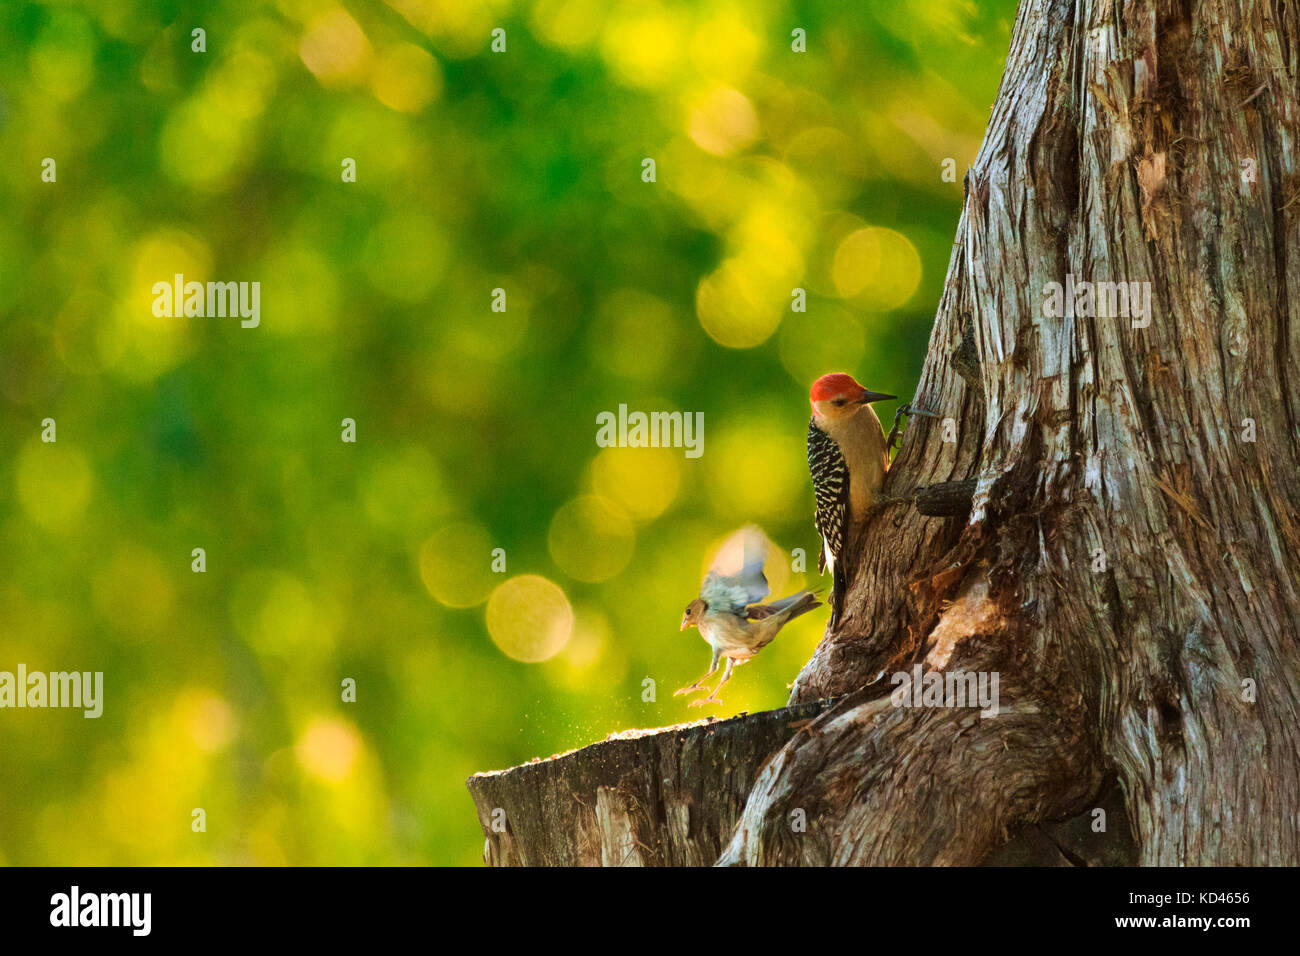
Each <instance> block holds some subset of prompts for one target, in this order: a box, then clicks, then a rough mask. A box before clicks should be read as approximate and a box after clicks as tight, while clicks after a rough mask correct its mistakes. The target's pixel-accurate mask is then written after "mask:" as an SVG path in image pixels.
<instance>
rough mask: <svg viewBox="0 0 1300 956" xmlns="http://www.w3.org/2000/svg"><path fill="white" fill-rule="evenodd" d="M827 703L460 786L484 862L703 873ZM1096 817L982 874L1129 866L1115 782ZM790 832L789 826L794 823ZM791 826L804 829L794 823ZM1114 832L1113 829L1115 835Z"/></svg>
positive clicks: (541, 763)
mask: <svg viewBox="0 0 1300 956" xmlns="http://www.w3.org/2000/svg"><path fill="white" fill-rule="evenodd" d="M835 703H836V701H835V700H820V701H814V702H812V703H807V704H798V705H795V706H793V707H784V708H782V709H780V710H768V711H763V712H761V713H757V714H742V715H741V716H739V717H732V718H730V719H728V720H703V721H699V722H697V723H692V724H678V725H676V726H673V727H664V728H660V729H656V730H629V731H624V732H622V733H620V734H613V735H611V736H610V737H609V738H608V739H606V740H602V741H600V742H599V743H594V744H591V745H589V746H587V747H582V748H580V749H578V750H571V751H569V752H568V753H563V754H557V755H556V756H554V757H550V758H547V759H545V760H534V761H532V762H530V763H526V764H521V765H519V766H517V767H511V768H510V769H508V770H496V771H492V772H489V773H476V774H474V776H472V777H470V778H469V780H468V781H467V786H468V787H469V791H470V794H471V796H472V797H473V798H474V806H475V808H476V809H477V811H478V820H479V825H480V826H481V827H482V828H483V833H484V835H485V836H486V838H487V839H486V845H485V847H484V853H483V859H484V862H486V863H487V864H488V865H490V866H710V865H713V864H714V863H716V862H717V861H718V859H719V857H720V856H721V854H722V850H723V847H724V846H725V844H726V843H727V842H728V841H729V840H730V839H731V836H732V833H733V831H734V830H735V828H736V824H737V822H738V821H739V820H740V815H741V813H742V811H743V810H744V807H745V801H746V799H747V798H748V796H749V792H750V790H751V788H752V787H753V785H754V781H755V780H756V779H757V777H758V774H759V771H760V770H761V769H762V767H763V766H764V765H765V764H766V763H767V761H768V760H769V759H770V758H771V756H772V755H773V754H774V753H776V752H777V751H778V750H779V749H780V748H781V747H782V746H784V745H785V744H786V743H787V742H788V741H789V740H790V739H791V738H793V737H794V736H795V735H796V734H797V733H799V732H800V731H801V730H805V731H809V732H812V733H816V732H817V730H816V726H815V724H816V718H818V717H820V716H822V715H823V714H826V713H827V712H829V711H830V710H831V708H832V706H833V705H834V704H835ZM1097 805H1098V807H1100V808H1102V809H1104V810H1105V812H1106V818H1105V826H1106V827H1107V829H1108V830H1110V831H1111V836H1110V837H1102V836H1099V835H1098V833H1097V831H1096V817H1095V815H1094V812H1091V811H1090V812H1089V813H1086V814H1081V815H1079V816H1077V817H1074V818H1072V819H1069V820H1064V821H1060V822H1056V823H1043V824H1038V825H1035V826H1032V827H1027V828H1026V829H1025V830H1023V831H1021V832H1019V833H1017V834H1016V835H1015V836H1014V837H1012V839H1010V840H1008V841H1007V842H1006V843H1005V844H1003V845H1002V846H1001V847H999V848H998V849H997V850H995V851H994V852H993V853H992V854H991V855H990V856H989V857H988V859H987V860H985V863H984V865H986V866H1099V865H1105V866H1132V865H1133V864H1134V863H1135V862H1136V861H1137V847H1136V846H1135V845H1134V843H1133V839H1132V836H1131V834H1130V832H1129V830H1128V824H1127V821H1126V820H1125V817H1124V805H1123V798H1122V795H1121V794H1120V793H1119V790H1118V786H1117V785H1116V784H1115V782H1114V781H1113V780H1112V781H1110V782H1109V783H1108V785H1107V788H1106V789H1105V790H1104V792H1103V796H1102V798H1101V799H1100V800H1099V801H1098V803H1097ZM789 822H790V829H791V834H792V835H796V834H801V832H806V830H803V831H801V830H799V829H797V828H796V821H795V820H793V819H792V820H791V821H789ZM799 823H800V824H801V825H802V824H808V823H809V821H807V820H806V819H805V820H801V821H799ZM1116 831H1118V832H1116Z"/></svg>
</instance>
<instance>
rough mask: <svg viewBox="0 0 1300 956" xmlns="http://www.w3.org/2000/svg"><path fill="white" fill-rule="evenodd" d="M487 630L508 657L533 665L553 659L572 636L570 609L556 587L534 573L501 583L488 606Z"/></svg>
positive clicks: (490, 598) (571, 612)
mask: <svg viewBox="0 0 1300 956" xmlns="http://www.w3.org/2000/svg"><path fill="white" fill-rule="evenodd" d="M487 628H488V634H489V635H490V636H491V638H492V643H494V644H496V646H497V647H499V648H500V649H501V651H502V653H504V654H505V655H506V656H507V657H511V658H514V659H515V660H517V661H524V662H526V663H535V662H537V661H544V660H547V659H548V658H551V657H554V656H555V655H556V654H558V653H559V652H560V651H561V650H563V649H564V645H565V644H567V643H568V641H569V637H570V636H571V635H572V634H573V607H572V605H570V604H569V599H568V598H567V597H565V595H564V591H562V590H561V589H560V587H559V585H557V584H555V583H553V582H552V581H548V580H547V579H546V578H544V577H541V576H540V575H536V574H521V575H518V576H516V577H513V578H510V579H509V580H507V581H505V582H503V583H502V584H501V585H500V586H499V587H497V589H496V590H495V591H493V592H492V596H491V597H489V598H488V604H487Z"/></svg>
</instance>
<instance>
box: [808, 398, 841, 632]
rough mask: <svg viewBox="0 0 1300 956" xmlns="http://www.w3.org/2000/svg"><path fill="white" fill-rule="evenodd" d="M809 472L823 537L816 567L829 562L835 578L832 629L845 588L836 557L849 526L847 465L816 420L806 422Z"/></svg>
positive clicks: (819, 528) (822, 567) (818, 529)
mask: <svg viewBox="0 0 1300 956" xmlns="http://www.w3.org/2000/svg"><path fill="white" fill-rule="evenodd" d="M808 471H809V472H810V473H811V474H812V482H813V494H814V495H815V496H816V499H817V513H816V516H815V518H814V524H815V525H816V526H817V533H818V534H819V535H821V537H822V550H821V553H820V554H819V555H818V556H817V570H818V571H819V572H822V571H825V570H826V566H827V564H829V565H830V567H831V574H832V576H833V578H834V586H833V587H832V590H831V627H832V628H834V627H835V625H836V624H837V623H838V621H839V614H840V608H841V607H842V606H843V599H844V592H845V590H847V580H846V578H845V575H844V568H843V566H842V564H841V562H840V560H839V558H840V555H841V554H842V553H843V551H844V539H845V536H846V535H847V534H848V525H849V466H848V464H847V463H846V462H845V461H844V454H843V453H842V452H841V451H840V446H839V444H838V443H837V442H836V441H835V439H833V438H831V436H830V435H828V434H826V433H825V432H824V431H822V430H821V429H820V428H818V427H817V422H816V421H815V420H814V421H810V422H809V423H808Z"/></svg>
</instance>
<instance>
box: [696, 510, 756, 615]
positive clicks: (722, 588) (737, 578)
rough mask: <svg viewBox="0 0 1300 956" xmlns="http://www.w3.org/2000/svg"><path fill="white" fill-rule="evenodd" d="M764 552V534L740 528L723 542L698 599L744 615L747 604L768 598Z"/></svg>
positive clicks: (717, 608)
mask: <svg viewBox="0 0 1300 956" xmlns="http://www.w3.org/2000/svg"><path fill="white" fill-rule="evenodd" d="M767 549H768V542H767V535H765V534H763V532H762V531H761V530H759V528H758V527H756V526H755V525H746V526H745V527H744V528H741V529H740V530H739V531H737V532H736V533H735V534H733V535H732V536H731V537H729V538H728V539H727V540H726V541H725V542H724V543H723V545H722V547H721V548H720V549H719V551H718V554H717V556H716V557H715V558H714V559H713V564H712V566H710V568H709V573H708V574H706V575H705V576H704V584H703V585H701V586H700V597H701V598H703V599H704V600H705V602H707V603H708V605H709V607H710V608H714V609H715V610H724V609H725V610H728V611H730V612H732V613H733V614H744V612H745V608H746V607H747V606H748V605H750V604H756V603H757V602H759V601H761V600H763V598H765V597H767V595H768V591H769V588H768V586H767V578H766V577H764V576H763V562H764V561H765V560H767Z"/></svg>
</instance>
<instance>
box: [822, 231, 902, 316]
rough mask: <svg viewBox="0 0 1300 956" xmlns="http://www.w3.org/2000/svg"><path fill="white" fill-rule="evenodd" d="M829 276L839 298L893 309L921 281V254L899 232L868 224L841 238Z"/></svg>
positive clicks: (865, 305) (881, 310) (880, 308)
mask: <svg viewBox="0 0 1300 956" xmlns="http://www.w3.org/2000/svg"><path fill="white" fill-rule="evenodd" d="M831 280H832V281H833V282H834V283H835V290H836V292H837V293H838V294H839V295H840V296H841V297H842V298H845V299H852V300H854V301H855V303H857V304H860V305H862V306H863V307H865V308H869V309H872V310H874V311H880V312H885V311H888V310H890V309H896V308H898V307H899V306H900V305H902V304H903V303H904V302H906V301H907V300H908V299H910V298H911V297H912V293H914V292H915V291H916V287H917V286H918V285H920V282H921V255H920V253H918V252H917V251H916V246H914V245H912V242H911V240H909V239H908V238H907V237H906V236H904V235H903V234H902V233H898V232H895V231H894V230H892V229H885V228H882V227H880V226H867V227H865V228H862V229H857V230H855V231H853V232H851V233H849V234H848V235H847V236H845V237H844V239H843V240H841V241H840V244H839V246H837V247H836V249H835V256H834V258H833V260H832V262H831Z"/></svg>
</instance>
